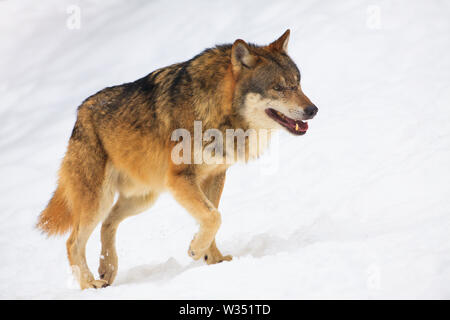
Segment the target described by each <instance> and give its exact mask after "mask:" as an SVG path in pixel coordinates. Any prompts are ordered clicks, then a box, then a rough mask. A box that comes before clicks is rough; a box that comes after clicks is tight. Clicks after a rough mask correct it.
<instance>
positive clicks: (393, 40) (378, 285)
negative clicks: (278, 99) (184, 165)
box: [0, 0, 450, 299]
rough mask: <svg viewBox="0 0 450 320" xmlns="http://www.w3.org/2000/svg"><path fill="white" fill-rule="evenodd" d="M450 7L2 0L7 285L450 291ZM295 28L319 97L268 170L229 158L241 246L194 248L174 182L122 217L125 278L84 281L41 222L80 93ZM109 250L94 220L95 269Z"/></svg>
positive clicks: (81, 295) (413, 294)
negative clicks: (306, 123) (218, 253)
mask: <svg viewBox="0 0 450 320" xmlns="http://www.w3.org/2000/svg"><path fill="white" fill-rule="evenodd" d="M77 10H80V19H81V20H80V25H79V27H80V28H79V29H78V28H77V27H78V25H77V21H76V18H77V12H78V11H77ZM74 19H75V20H74ZM449 21H450V2H449V1H445V0H442V1H437V0H436V1H425V0H423V1H407V0H403V1H399V0H386V1H377V0H371V1H360V0H345V1H320V0H302V1H297V0H291V1H272V0H258V1H248V0H240V1H230V0H228V1H172V2H169V1H161V0H160V1H143V0H142V1H136V0H133V1H125V0H123V1H98V0H97V1H77V0H71V1H66V0H64V1H61V0H53V1H49V0H45V1H34V0H30V1H20V0H15V1H12V0H8V1H0V298H13V299H17V298H33V299H38V298H41V299H68V298H74V299H103V298H120V299H121V298H150V299H158V298H165V299H179V298H194V299H216V298H225V299H228V298H238V299H240V298H256V299H260V298H261V299H262V298H270V299H281V298H287V299H306V298H312V299H315V298H337V299H351V298H362V299H376V298H387V299H397V298H426V299H428V298H439V299H444V298H447V299H448V298H450V192H449V191H450V53H449V50H450V22H449ZM287 28H290V29H291V32H292V33H291V39H290V45H289V52H290V55H291V57H292V58H293V59H294V60H295V61H296V62H297V64H298V66H299V68H300V70H301V72H302V86H303V89H304V91H305V93H306V94H307V95H308V96H309V97H310V98H311V100H312V101H313V102H314V103H315V104H316V105H317V106H318V107H319V110H320V111H319V113H318V116H317V117H316V119H314V120H313V121H310V130H309V131H308V133H307V134H306V135H305V136H303V137H294V136H290V135H289V134H284V133H282V134H281V135H280V139H279V148H278V149H279V150H278V153H277V157H278V166H277V167H276V168H275V169H276V170H274V171H273V172H271V174H267V172H265V171H264V170H261V165H260V161H257V162H255V163H253V164H250V165H248V166H243V165H239V166H235V167H232V168H231V169H230V170H229V172H228V177H227V182H226V185H225V189H224V193H223V197H222V202H221V205H220V211H221V212H222V216H223V224H222V227H221V229H220V231H219V233H218V236H217V242H218V246H219V248H220V249H221V250H222V252H223V253H224V254H232V255H234V260H233V261H232V262H227V263H222V264H218V265H213V266H207V265H205V264H204V263H203V262H202V261H198V262H194V261H192V260H191V259H190V258H189V257H188V256H187V253H186V252H187V248H188V245H189V242H190V240H191V239H192V236H193V234H194V233H195V232H196V230H197V226H196V224H195V222H194V220H193V219H192V218H191V217H190V216H189V214H188V213H186V212H185V211H184V209H183V208H181V207H180V206H179V205H178V204H177V203H176V202H175V201H174V200H173V199H172V198H171V197H170V195H169V194H165V195H163V196H161V198H160V199H159V201H158V202H157V204H156V205H155V206H154V207H153V208H152V209H150V210H148V211H147V212H145V213H143V214H141V215H139V216H136V217H133V218H130V219H128V220H126V221H125V222H123V223H122V224H121V226H120V228H119V232H118V253H119V273H118V276H117V278H116V282H115V283H114V285H113V286H111V287H108V288H106V289H102V290H94V289H91V290H85V291H81V290H79V289H77V288H76V287H75V286H74V285H73V283H72V282H71V277H70V275H69V271H68V270H69V269H68V262H67V258H66V249H65V240H66V236H65V237H60V238H51V239H46V238H45V237H44V236H42V235H41V234H40V233H39V232H38V231H36V230H35V229H34V224H35V223H36V219H37V216H38V214H39V213H40V211H41V210H42V209H43V208H44V207H45V205H46V204H47V201H48V200H49V198H50V196H51V194H52V192H53V191H54V189H55V183H56V175H57V170H58V167H59V164H60V161H61V159H62V157H63V155H64V152H65V149H66V145H67V141H68V138H69V136H70V133H71V130H72V127H73V124H74V122H75V116H76V108H77V106H78V105H79V104H80V103H81V101H82V100H83V99H84V98H86V97H88V96H89V95H91V94H93V93H95V92H97V91H98V90H100V89H102V88H104V87H106V86H111V85H115V84H120V83H124V82H129V81H134V80H136V79H138V78H140V77H142V76H144V75H146V74H148V73H150V72H151V71H153V70H154V69H156V68H158V67H162V66H166V65H169V64H172V63H175V62H180V61H184V60H187V59H189V58H191V57H192V56H194V55H195V54H197V53H199V52H200V51H201V50H203V49H204V48H206V47H211V46H213V45H215V44H220V43H228V42H233V41H234V40H235V39H237V38H242V39H245V40H247V41H250V42H254V43H257V44H267V43H269V42H271V41H272V40H274V39H276V38H277V37H278V36H280V35H281V34H282V33H283V32H284V31H285V30H286V29H287ZM262 160H264V159H262ZM99 254H100V241H99V228H97V229H96V231H95V232H94V234H93V235H92V237H91V239H90V241H89V243H88V248H87V257H88V262H89V265H90V267H91V270H92V271H93V272H94V274H95V275H97V267H98V258H99Z"/></svg>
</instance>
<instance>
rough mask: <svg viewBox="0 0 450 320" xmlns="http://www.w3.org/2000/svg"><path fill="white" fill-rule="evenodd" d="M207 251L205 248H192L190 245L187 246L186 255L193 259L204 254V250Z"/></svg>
mask: <svg viewBox="0 0 450 320" xmlns="http://www.w3.org/2000/svg"><path fill="white" fill-rule="evenodd" d="M206 251H207V249H194V248H193V247H192V245H191V246H190V247H189V250H188V255H189V256H190V257H191V258H192V259H194V260H198V259H200V258H201V257H203V256H204V255H205V252H206Z"/></svg>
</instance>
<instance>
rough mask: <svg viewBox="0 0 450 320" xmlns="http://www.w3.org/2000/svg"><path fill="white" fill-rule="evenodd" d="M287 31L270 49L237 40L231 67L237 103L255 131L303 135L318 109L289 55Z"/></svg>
mask: <svg viewBox="0 0 450 320" xmlns="http://www.w3.org/2000/svg"><path fill="white" fill-rule="evenodd" d="M289 33H290V31H289V30H287V31H286V32H285V33H284V34H283V35H282V36H281V37H280V38H279V39H277V40H275V41H274V42H272V43H271V44H270V45H268V46H263V47H260V46H255V45H251V44H250V45H249V44H247V43H246V42H245V41H243V40H240V39H239V40H236V41H235V42H234V44H233V46H232V49H231V66H232V71H233V75H234V78H235V81H236V87H235V88H236V91H235V102H236V104H237V105H238V109H239V113H240V114H241V115H242V116H243V117H244V119H245V120H246V121H247V122H248V123H249V125H250V127H251V128H254V129H263V128H264V129H278V128H285V129H286V130H288V131H289V132H291V133H292V134H295V135H303V134H305V133H306V131H307V129H308V123H306V122H304V121H303V120H309V119H312V118H314V116H315V115H316V114H317V111H318V109H317V107H316V106H315V105H314V104H313V103H312V102H311V101H310V100H309V99H308V97H307V96H306V95H305V94H304V93H303V91H302V89H301V86H300V72H299V70H298V68H297V66H296V65H295V63H294V61H292V59H291V58H290V57H289V56H288V55H287V45H288V41H289Z"/></svg>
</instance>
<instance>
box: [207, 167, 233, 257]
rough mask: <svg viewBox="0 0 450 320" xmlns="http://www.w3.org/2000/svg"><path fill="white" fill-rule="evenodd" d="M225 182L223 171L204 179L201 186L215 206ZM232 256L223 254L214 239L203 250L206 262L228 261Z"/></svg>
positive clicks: (217, 204)
mask: <svg viewBox="0 0 450 320" xmlns="http://www.w3.org/2000/svg"><path fill="white" fill-rule="evenodd" d="M224 184H225V172H223V173H220V174H218V175H216V176H211V177H209V178H208V179H206V180H205V181H204V182H203V183H202V185H201V188H202V190H203V192H204V193H205V195H206V196H207V197H208V199H209V200H210V201H211V202H212V203H213V205H214V206H216V208H218V207H219V202H220V197H221V195H222V191H223V186H224ZM232 258H233V257H232V256H230V255H227V256H223V255H222V253H221V252H220V251H219V249H218V248H217V246H216V241H215V240H214V241H213V242H212V243H211V245H210V246H209V248H208V250H207V251H206V252H205V255H204V257H203V259H204V260H205V262H206V263H207V264H215V263H219V262H222V261H230V260H231V259H232Z"/></svg>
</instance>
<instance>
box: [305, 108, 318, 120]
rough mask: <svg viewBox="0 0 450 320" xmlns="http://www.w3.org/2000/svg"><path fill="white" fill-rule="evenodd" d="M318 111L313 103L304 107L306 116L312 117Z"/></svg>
mask: <svg viewBox="0 0 450 320" xmlns="http://www.w3.org/2000/svg"><path fill="white" fill-rule="evenodd" d="M318 111H319V109H318V108H317V107H316V106H315V105H310V106H307V107H306V108H305V109H304V112H305V115H306V116H308V117H309V118H312V117H314V116H315V115H316V114H317V112H318Z"/></svg>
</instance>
